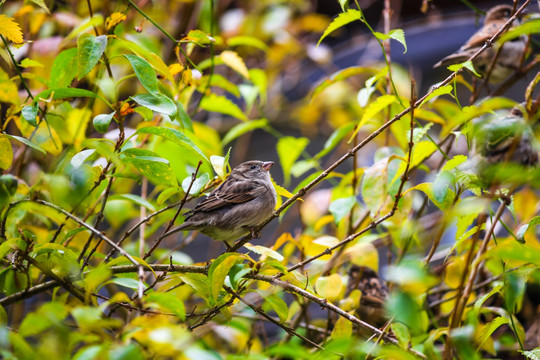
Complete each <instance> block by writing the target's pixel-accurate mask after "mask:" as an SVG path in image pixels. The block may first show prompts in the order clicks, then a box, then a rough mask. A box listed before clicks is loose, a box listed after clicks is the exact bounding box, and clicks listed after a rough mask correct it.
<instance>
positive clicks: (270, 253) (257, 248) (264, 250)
mask: <svg viewBox="0 0 540 360" xmlns="http://www.w3.org/2000/svg"><path fill="white" fill-rule="evenodd" d="M244 247H245V248H246V249H248V250H249V251H253V252H254V253H256V254H259V255H263V256H266V257H269V258H272V259H275V260H277V261H283V259H284V258H283V255H281V254H280V253H278V252H277V251H275V250H273V249H270V248H268V247H266V246H262V245H252V244H250V243H246V244H244Z"/></svg>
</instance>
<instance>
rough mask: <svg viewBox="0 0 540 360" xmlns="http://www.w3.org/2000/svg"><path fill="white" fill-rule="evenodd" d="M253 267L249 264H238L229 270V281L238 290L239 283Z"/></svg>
mask: <svg viewBox="0 0 540 360" xmlns="http://www.w3.org/2000/svg"><path fill="white" fill-rule="evenodd" d="M252 271H253V269H252V268H250V267H249V266H247V265H246V264H236V265H234V266H233V267H232V268H231V271H229V282H230V283H231V286H232V288H233V289H234V290H238V285H239V283H240V280H242V279H243V278H244V276H245V275H247V274H249V273H250V272H252Z"/></svg>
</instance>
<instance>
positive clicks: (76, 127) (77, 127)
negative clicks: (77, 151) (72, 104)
mask: <svg viewBox="0 0 540 360" xmlns="http://www.w3.org/2000/svg"><path fill="white" fill-rule="evenodd" d="M91 115H92V112H91V111H90V109H87V108H83V109H73V110H71V111H70V112H69V113H68V116H67V121H66V128H67V130H68V133H69V138H68V139H62V140H64V142H65V143H66V144H73V145H76V146H79V145H80V144H81V143H82V142H83V140H85V139H86V137H85V134H86V128H87V126H88V122H89V121H90V116H91Z"/></svg>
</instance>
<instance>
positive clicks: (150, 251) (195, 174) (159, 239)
mask: <svg viewBox="0 0 540 360" xmlns="http://www.w3.org/2000/svg"><path fill="white" fill-rule="evenodd" d="M201 165H202V161H199V163H198V164H197V168H196V169H195V171H194V172H193V173H192V174H191V182H190V183H189V186H188V188H187V190H186V194H185V195H184V198H183V199H182V201H181V202H180V206H179V207H178V210H176V214H174V216H173V218H172V219H171V221H169V224H168V225H167V228H165V230H164V231H163V234H161V236H160V237H158V238H157V239H156V241H154V243H153V244H152V246H151V247H150V250H148V251H147V252H146V254H144V256H143V260H146V259H147V258H148V257H149V256H150V255H151V254H152V252H153V251H154V250H155V249H156V248H157V247H158V246H159V244H160V243H161V240H163V239H164V238H166V237H167V236H168V234H169V230H170V229H171V228H172V227H173V225H174V222H175V221H176V219H177V218H178V216H179V215H180V212H181V211H182V209H183V208H184V205H185V204H186V201H187V199H188V195H189V192H190V191H191V187H192V186H193V184H194V183H195V180H197V174H198V173H199V169H200V168H201Z"/></svg>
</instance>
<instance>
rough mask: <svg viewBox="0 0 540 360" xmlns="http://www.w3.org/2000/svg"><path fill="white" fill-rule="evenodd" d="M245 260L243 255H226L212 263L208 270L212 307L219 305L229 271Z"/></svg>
mask: <svg viewBox="0 0 540 360" xmlns="http://www.w3.org/2000/svg"><path fill="white" fill-rule="evenodd" d="M245 259H246V256H245V255H243V254H235V253H225V254H222V255H221V256H220V257H218V258H217V259H216V260H214V262H212V265H210V269H208V281H209V283H210V298H209V302H210V305H211V306H214V305H216V304H217V299H218V296H219V293H220V292H221V289H222V288H223V284H224V283H225V278H226V277H227V274H228V273H229V270H231V268H232V267H233V266H234V265H236V264H239V263H240V262H242V261H243V260H245Z"/></svg>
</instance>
